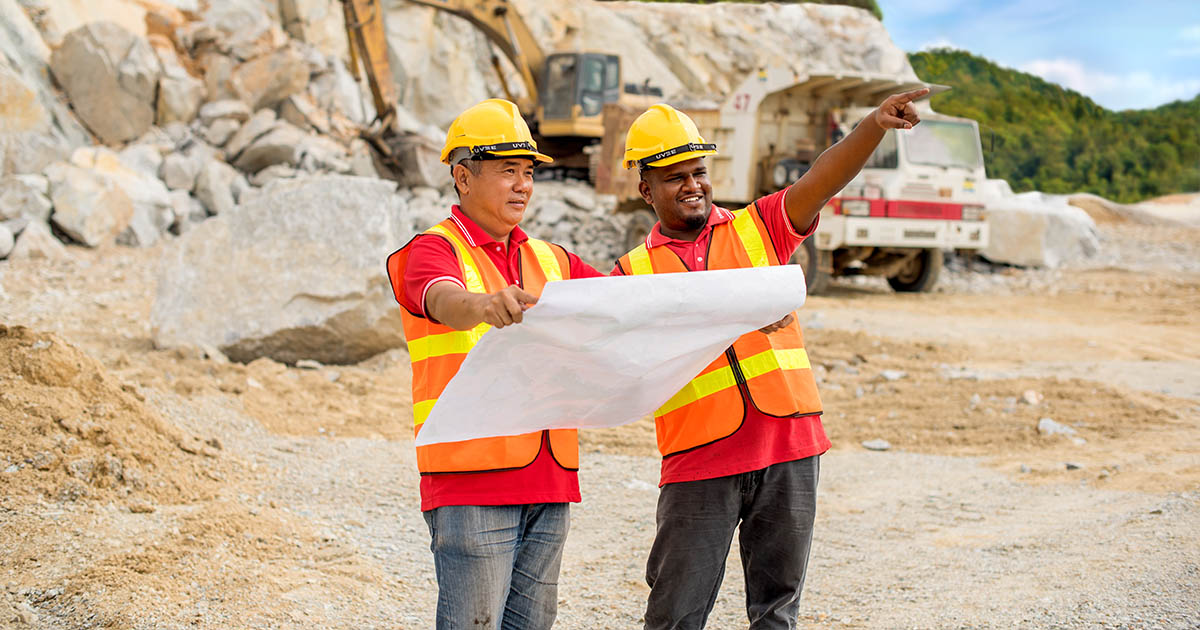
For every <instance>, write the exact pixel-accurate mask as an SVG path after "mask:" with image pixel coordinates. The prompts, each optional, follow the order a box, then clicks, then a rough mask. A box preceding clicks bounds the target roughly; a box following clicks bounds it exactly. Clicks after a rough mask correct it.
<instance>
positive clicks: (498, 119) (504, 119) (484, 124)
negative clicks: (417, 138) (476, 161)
mask: <svg viewBox="0 0 1200 630" xmlns="http://www.w3.org/2000/svg"><path fill="white" fill-rule="evenodd" d="M459 148H465V149H469V150H470V153H471V155H472V156H483V155H490V156H495V157H509V156H517V157H527V158H529V159H531V160H533V161H534V162H553V161H554V160H553V159H552V158H551V157H550V156H548V155H544V154H542V153H538V150H537V143H536V142H534V141H533V134H531V133H529V125H527V124H525V119H524V118H521V112H520V111H519V110H518V109H517V106H516V105H514V104H513V103H510V102H509V101H506V100H504V99H500V98H491V99H488V100H486V101H484V102H482V103H479V104H478V105H475V106H474V107H471V108H470V109H468V110H467V111H465V112H463V113H461V114H459V115H458V118H455V119H454V122H452V123H450V129H448V130H447V131H446V146H444V147H442V163H443V164H449V163H450V153H451V152H453V151H454V150H455V149H459Z"/></svg>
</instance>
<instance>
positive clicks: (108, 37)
mask: <svg viewBox="0 0 1200 630" xmlns="http://www.w3.org/2000/svg"><path fill="white" fill-rule="evenodd" d="M50 69H51V71H53V73H54V78H55V80H57V81H58V83H59V85H61V86H62V87H63V90H64V91H65V92H66V93H67V96H68V98H70V100H71V104H72V106H73V107H74V108H75V111H76V112H78V113H79V117H80V118H81V119H82V120H83V122H84V123H85V124H86V125H87V126H88V128H90V129H91V130H92V131H93V132H94V133H95V134H96V135H97V136H99V137H100V139H101V140H103V141H104V142H105V143H108V144H121V143H124V142H128V141H130V140H133V139H134V138H137V137H138V136H140V135H142V134H143V133H145V132H146V130H147V129H149V128H150V126H151V125H152V124H154V116H155V110H154V103H155V92H156V89H157V87H158V79H159V76H160V75H161V74H162V66H161V64H159V62H158V58H157V57H156V56H155V54H154V51H153V50H152V49H151V48H150V45H149V44H148V43H147V42H146V40H145V39H144V38H141V37H138V36H136V35H134V34H133V33H130V32H129V31H127V30H125V29H123V28H121V27H120V26H117V25H116V24H114V23H112V22H93V23H90V24H87V25H85V26H81V27H80V28H77V29H75V30H73V31H71V32H70V33H68V34H67V36H66V38H65V39H64V40H63V44H62V46H60V47H59V48H57V49H55V51H54V53H53V54H52V55H51V59H50Z"/></svg>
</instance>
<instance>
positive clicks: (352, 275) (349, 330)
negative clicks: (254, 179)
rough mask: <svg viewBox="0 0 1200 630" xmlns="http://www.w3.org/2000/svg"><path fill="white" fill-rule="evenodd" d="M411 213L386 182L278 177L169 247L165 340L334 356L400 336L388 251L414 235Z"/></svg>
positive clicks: (358, 352) (156, 325) (163, 280)
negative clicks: (406, 223)
mask: <svg viewBox="0 0 1200 630" xmlns="http://www.w3.org/2000/svg"><path fill="white" fill-rule="evenodd" d="M403 214H404V207H403V201H402V200H401V198H400V197H399V196H398V195H396V194H395V191H394V184H392V183H389V182H386V181H380V180H373V179H366V178H358V177H345V176H320V177H312V178H305V179H297V180H280V181H275V182H272V183H271V184H270V185H269V186H267V187H266V188H265V189H263V191H262V192H261V193H260V194H259V195H257V196H256V197H255V198H254V199H253V200H251V201H249V202H248V203H246V204H245V205H243V206H242V207H241V208H239V210H238V211H237V212H233V213H227V214H224V215H221V216H218V217H215V218H212V219H209V220H207V221H205V222H204V223H201V224H200V225H198V226H196V227H194V228H193V229H191V230H190V231H189V232H188V233H187V234H185V235H184V236H183V237H181V238H180V240H179V242H178V243H177V246H176V247H172V248H171V249H170V250H168V251H167V252H166V253H165V256H164V260H163V263H162V266H161V272H160V276H159V284H158V294H157V296H156V298H155V302H154V307H153V310H152V314H151V321H152V326H153V330H154V339H155V343H156V344H158V345H159V346H163V347H170V346H176V345H182V344H197V345H198V344H204V343H206V344H211V345H214V346H217V347H218V349H220V350H221V351H222V352H224V353H225V354H226V355H228V356H229V358H231V359H233V360H236V361H250V360H253V359H255V358H258V357H264V356H265V357H270V358H272V359H274V360H276V361H282V362H285V363H295V362H296V361H299V360H302V359H312V360H316V361H320V362H321V363H324V364H337V363H351V362H357V361H361V360H363V359H365V358H367V357H369V356H371V355H373V354H376V353H378V352H381V351H384V350H387V349H389V348H394V347H397V346H399V345H400V344H402V343H403V334H402V329H401V324H400V317H399V311H398V309H397V308H396V305H395V300H394V298H393V297H392V295H391V289H390V286H389V284H388V281H387V277H386V273H385V271H384V267H383V264H382V261H383V260H385V258H386V257H387V255H388V254H389V253H391V252H392V251H394V250H395V249H396V248H397V247H399V245H401V244H403V243H405V242H407V240H408V238H409V237H410V235H411V234H410V232H408V231H407V230H406V229H404V228H403V227H402V225H401V224H402V221H401V218H402V216H403ZM334 235H336V236H334Z"/></svg>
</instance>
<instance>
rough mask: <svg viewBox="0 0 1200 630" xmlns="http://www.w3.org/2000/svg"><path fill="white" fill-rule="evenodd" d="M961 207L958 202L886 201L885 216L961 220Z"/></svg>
mask: <svg viewBox="0 0 1200 630" xmlns="http://www.w3.org/2000/svg"><path fill="white" fill-rule="evenodd" d="M872 209H873V208H872ZM962 209H963V207H962V204H960V203H936V202H928V201H889V202H888V203H887V216H889V217H892V218H895V219H942V220H946V221H961V220H962ZM872 214H874V213H872Z"/></svg>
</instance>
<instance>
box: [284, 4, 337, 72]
mask: <svg viewBox="0 0 1200 630" xmlns="http://www.w3.org/2000/svg"><path fill="white" fill-rule="evenodd" d="M279 20H280V21H281V22H282V23H283V27H284V28H285V29H286V30H287V32H288V33H289V34H290V35H291V36H292V37H294V38H295V39H298V40H300V41H302V42H307V43H309V44H312V45H313V47H315V48H316V49H317V50H319V51H321V53H322V54H324V55H325V56H326V57H333V58H335V59H349V58H350V52H349V48H348V46H347V44H346V22H345V19H344V17H343V11H342V5H341V3H340V2H338V0H279Z"/></svg>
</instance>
